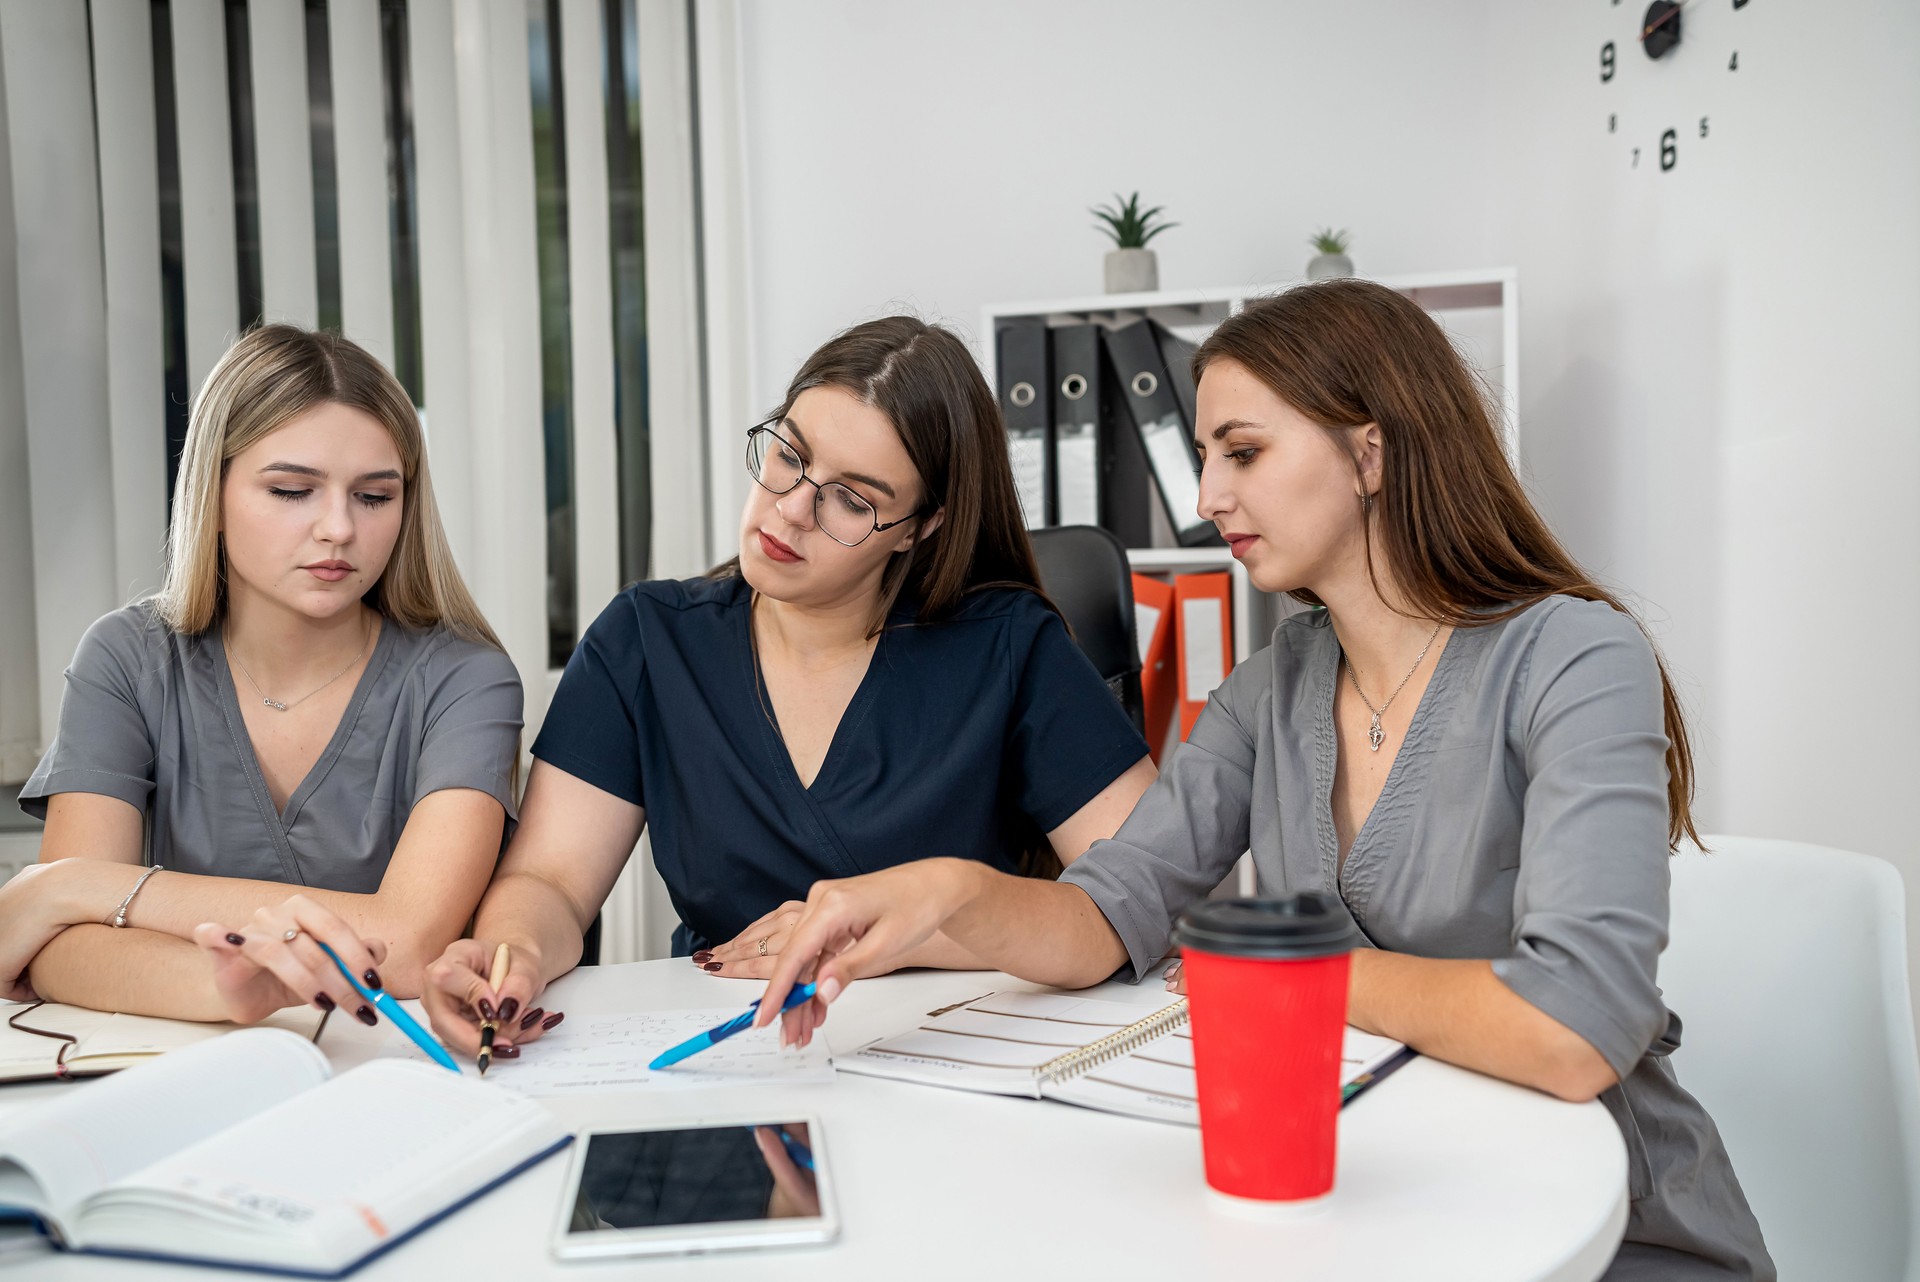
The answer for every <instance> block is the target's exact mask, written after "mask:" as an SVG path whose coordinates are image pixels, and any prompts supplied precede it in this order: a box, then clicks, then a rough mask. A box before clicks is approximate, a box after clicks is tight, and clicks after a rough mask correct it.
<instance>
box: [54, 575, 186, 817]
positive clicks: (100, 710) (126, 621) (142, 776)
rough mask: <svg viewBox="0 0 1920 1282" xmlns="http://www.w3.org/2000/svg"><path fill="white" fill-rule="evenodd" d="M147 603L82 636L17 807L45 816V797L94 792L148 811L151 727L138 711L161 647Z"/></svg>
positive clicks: (154, 674)
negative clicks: (54, 720)
mask: <svg viewBox="0 0 1920 1282" xmlns="http://www.w3.org/2000/svg"><path fill="white" fill-rule="evenodd" d="M158 627H159V624H158V623H157V622H155V621H153V620H152V618H151V616H150V615H149V614H148V613H147V611H146V609H145V607H142V606H129V607H128V608H126V609H124V610H116V611H114V612H113V613H112V614H109V615H107V616H105V617H104V618H102V619H100V620H98V621H97V622H95V623H94V625H93V626H92V627H90V628H88V629H87V632H86V635H85V636H83V637H81V638H80V646H79V648H78V649H77V650H75V651H74V654H73V662H72V663H71V664H70V665H69V666H68V668H67V673H66V689H65V690H64V691H63V692H62V694H61V696H60V723H59V726H58V727H57V728H56V730H55V731H54V737H53V743H52V744H51V745H50V746H49V747H48V748H47V753H46V755H45V756H44V757H42V758H41V759H40V765H39V766H38V767H37V768H36V769H35V770H34V772H33V775H32V776H31V777H30V778H29V779H28V780H27V782H26V785H25V786H24V787H22V788H21V790H20V808H21V809H22V810H25V811H26V812H27V813H28V814H30V815H32V816H33V817H34V818H36V819H45V818H46V817H47V798H49V797H52V796H56V795H57V794H59V793H63V792H91V793H98V794H100V795H101V796H106V797H118V798H119V799H120V800H121V801H124V802H126V803H127V804H128V805H130V806H132V807H134V808H135V809H136V810H140V811H145V810H146V808H147V799H148V798H149V797H150V796H152V794H153V787H154V779H153V770H154V746H153V735H152V733H151V732H150V731H149V729H148V727H147V722H146V718H145V716H144V715H142V713H141V711H140V697H139V696H140V690H141V686H142V684H143V683H144V682H147V681H150V680H155V679H157V669H158V666H159V665H160V664H161V663H163V662H164V661H165V660H164V657H163V654H162V650H163V647H159V646H154V645H152V644H151V641H150V634H151V633H152V632H153V631H154V630H155V629H157V628H158Z"/></svg>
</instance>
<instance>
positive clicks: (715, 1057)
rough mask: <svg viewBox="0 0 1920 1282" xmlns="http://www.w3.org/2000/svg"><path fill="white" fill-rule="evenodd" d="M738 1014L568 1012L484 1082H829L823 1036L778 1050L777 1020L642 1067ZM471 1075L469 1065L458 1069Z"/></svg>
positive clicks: (584, 1087)
mask: <svg viewBox="0 0 1920 1282" xmlns="http://www.w3.org/2000/svg"><path fill="white" fill-rule="evenodd" d="M739 1013H740V1009H739V1007H737V1006H727V1007H714V1008H712V1009H702V1010H653V1011H634V1012H629V1013H625V1014H605V1015H578V1014H569V1016H568V1018H567V1022H566V1023H565V1024H562V1025H561V1026H560V1027H559V1028H556V1029H554V1030H553V1031H552V1032H551V1033H546V1034H543V1035H542V1036H541V1037H540V1038H539V1040H537V1041H532V1042H528V1043H527V1044H526V1045H525V1046H524V1047H522V1048H521V1051H520V1054H519V1055H518V1056H517V1057H515V1058H513V1059H495V1060H494V1061H493V1067H491V1068H490V1069H488V1070H487V1084H488V1085H490V1086H504V1087H506V1088H507V1089H509V1090H513V1091H518V1092H519V1093H520V1094H522V1095H531V1096H534V1097H536V1098H538V1097H546V1096H553V1095H591V1094H594V1093H596V1092H601V1091H652V1090H686V1089H690V1088H697V1087H709V1086H751V1085H757V1084H761V1083H764V1082H766V1081H768V1080H770V1079H773V1078H779V1079H780V1080H781V1081H783V1082H795V1081H800V1082H830V1081H832V1080H833V1064H832V1061H831V1059H830V1058H829V1056H828V1053H827V1046H826V1039H825V1038H823V1037H815V1038H814V1039H813V1042H812V1044H811V1045H808V1046H805V1047H802V1048H800V1049H797V1050H785V1051H783V1050H781V1049H780V1026H779V1024H778V1023H774V1024H770V1025H768V1026H767V1027H765V1028H760V1029H753V1030H750V1031H748V1032H745V1033H737V1034H735V1035H734V1036H732V1037H729V1038H727V1039H726V1040H725V1041H723V1042H721V1043H720V1044H719V1045H717V1046H712V1047H709V1048H708V1049H706V1050H703V1051H701V1052H700V1053H699V1054H697V1055H694V1056H692V1057H691V1058H689V1059H683V1060H681V1061H680V1062H679V1063H678V1064H675V1065H674V1066H673V1067H671V1068H666V1069H659V1070H655V1069H650V1068H648V1067H647V1065H648V1064H649V1063H650V1062H652V1060H653V1058H654V1057H655V1056H656V1055H658V1054H659V1053H660V1052H661V1051H663V1050H666V1049H667V1048H668V1047H670V1046H676V1045H678V1044H679V1043H681V1042H684V1041H686V1040H687V1039H688V1038H689V1037H692V1036H693V1035H694V1034H695V1033H703V1032H705V1031H706V1030H707V1029H709V1028H716V1027H718V1026H719V1025H721V1024H724V1023H726V1022H727V1021H728V1020H730V1019H732V1018H733V1017H734V1016H736V1015H738V1014H739ZM390 1046H391V1053H392V1054H394V1055H396V1056H400V1057H406V1058H416V1059H419V1060H422V1061H423V1062H424V1061H425V1060H426V1056H425V1055H423V1054H421V1052H420V1051H419V1050H418V1049H417V1048H415V1047H414V1046H413V1044H412V1043H411V1042H407V1041H405V1040H404V1039H403V1038H400V1037H398V1036H396V1037H395V1038H393V1039H392V1042H391V1043H390ZM461 1072H462V1073H463V1074H465V1075H466V1076H469V1077H472V1076H476V1075H477V1073H478V1070H476V1069H475V1068H474V1066H473V1065H472V1064H467V1065H465V1066H463V1067H462V1069H461Z"/></svg>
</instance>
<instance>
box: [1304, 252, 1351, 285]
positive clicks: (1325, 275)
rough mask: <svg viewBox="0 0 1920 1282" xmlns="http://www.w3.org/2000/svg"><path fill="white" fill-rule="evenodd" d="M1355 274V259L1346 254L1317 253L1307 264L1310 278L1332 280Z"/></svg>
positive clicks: (1308, 277)
mask: <svg viewBox="0 0 1920 1282" xmlns="http://www.w3.org/2000/svg"><path fill="white" fill-rule="evenodd" d="M1351 275H1353V260H1352V259H1351V258H1348V257H1347V256H1346V255H1345V254H1317V255H1315V256H1314V258H1313V260H1312V261H1311V262H1309V263H1308V264H1307V279H1308V280H1332V279H1333V278H1334V277H1336V276H1351Z"/></svg>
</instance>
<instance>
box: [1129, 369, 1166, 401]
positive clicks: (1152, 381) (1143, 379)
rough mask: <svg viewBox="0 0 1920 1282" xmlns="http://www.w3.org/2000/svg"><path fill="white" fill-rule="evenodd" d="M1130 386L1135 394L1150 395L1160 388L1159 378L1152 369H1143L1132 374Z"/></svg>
mask: <svg viewBox="0 0 1920 1282" xmlns="http://www.w3.org/2000/svg"><path fill="white" fill-rule="evenodd" d="M1132 387H1133V394H1134V395H1135V396H1152V395H1153V394H1154V393H1155V392H1157V391H1159V390H1160V380H1159V378H1158V377H1156V376H1155V375H1154V373H1153V371H1152V370H1146V369H1143V370H1141V371H1140V372H1139V373H1138V374H1135V375H1134V376H1133V383H1132Z"/></svg>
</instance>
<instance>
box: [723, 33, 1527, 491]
mask: <svg viewBox="0 0 1920 1282" xmlns="http://www.w3.org/2000/svg"><path fill="white" fill-rule="evenodd" d="M1484 10H1485V5H1484V4H1482V3H1480V2H1479V0H1472V2H1470V3H1454V4H1447V5H1432V4H1419V3H1411V2H1408V0H1397V2H1396V0H1352V2H1348V3H1341V4H1335V5H1328V4H1324V3H1311V2H1309V0H1276V2H1273V3H1262V4H1248V3H1225V2H1223V0H1191V2H1188V3H1182V4H1179V5H1171V4H1165V3H1158V2H1156V0H1052V2H1049V3H1046V4H1034V3H1030V2H1027V0H969V3H966V4H930V3H912V4H899V3H889V2H888V0H808V2H806V3H796V2H792V0H777V2H768V0H757V2H753V3H747V4H745V5H743V7H742V20H741V43H742V60H743V73H744V74H743V80H744V84H745V134H746V166H747V184H746V186H747V195H748V199H749V202H750V203H749V206H748V246H749V253H750V255H751V258H752V264H753V284H752V298H753V309H754V315H753V321H752V328H753V334H752V350H753V353H754V361H753V373H752V403H753V405H754V407H755V409H756V411H758V410H759V409H760V408H762V407H769V406H771V405H773V404H776V403H777V402H778V399H779V395H780V393H781V391H783V390H784V389H785V387H786V384H787V380H788V379H789V378H790V377H791V376H792V374H793V372H794V370H796V369H797V368H798V367H799V365H800V362H801V361H802V360H804V359H805V358H806V356H807V354H808V353H809V352H811V351H812V350H813V349H814V348H815V347H817V346H818V345H819V344H820V343H821V342H823V341H824V340H825V339H826V338H827V337H828V336H829V335H831V334H833V333H834V332H835V331H837V330H839V329H842V328H844V327H845V326H847V325H849V324H852V323H853V322H855V321H859V320H864V319H867V318H869V317H872V316H876V315H881V314H884V313H886V312H888V311H891V310H894V309H896V308H898V307H906V308H910V309H912V310H914V311H916V312H918V313H919V314H921V315H923V316H925V317H926V318H928V319H930V320H932V319H938V320H944V321H947V322H950V323H952V324H954V325H956V326H957V327H958V328H959V329H961V330H962V331H963V332H964V333H966V334H968V335H969V336H971V335H972V334H973V331H974V330H975V329H976V328H977V326H978V323H979V322H978V318H979V314H980V305H981V304H982V303H985V302H994V301H1004V300H1012V299H1022V298H1058V297H1071V296H1078V295H1083V294H1092V293H1098V292H1099V291H1100V288H1101V276H1100V271H1101V258H1102V256H1103V255H1104V253H1105V252H1106V250H1107V249H1109V248H1111V245H1110V243H1109V242H1108V241H1107V240H1106V239H1105V237H1104V236H1102V235H1101V234H1100V233H1099V232H1097V231H1095V230H1094V227H1093V218H1092V216H1091V215H1090V214H1089V213H1088V212H1087V211H1088V207H1089V206H1091V205H1094V204H1097V203H1103V202H1106V201H1108V200H1110V199H1112V196H1113V194H1114V192H1116V191H1119V192H1123V193H1125V192H1132V191H1134V190H1136V189H1137V190H1139V191H1140V192H1141V194H1142V198H1143V200H1144V201H1145V202H1147V203H1149V204H1164V205H1166V206H1167V216H1168V217H1170V218H1172V219H1173V220H1174V221H1176V222H1178V223H1180V224H1181V225H1180V226H1179V227H1177V228H1175V229H1174V230H1172V231H1169V232H1167V233H1166V234H1165V235H1164V236H1162V237H1160V238H1159V239H1157V240H1156V241H1155V242H1154V248H1155V249H1156V250H1157V251H1158V252H1159V257H1160V281H1161V284H1162V286H1163V287H1166V288H1179V287H1182V286H1200V285H1231V284H1240V283H1244V282H1246V281H1254V280H1271V279H1279V278H1282V277H1288V276H1293V275H1297V274H1298V273H1299V272H1300V271H1301V270H1302V269H1303V267H1304V266H1305V264H1306V261H1307V259H1308V258H1310V257H1311V256H1312V253H1313V251H1312V250H1311V249H1309V248H1308V247H1307V244H1306V238H1307V236H1308V234H1309V233H1310V232H1311V231H1312V230H1313V229H1314V228H1315V227H1317V226H1318V225H1321V224H1327V223H1330V224H1332V225H1333V226H1335V227H1342V226H1351V227H1352V229H1353V234H1354V249H1353V254H1354V257H1355V260H1356V262H1358V263H1359V265H1360V266H1361V268H1362V269H1363V270H1365V271H1368V272H1371V273H1375V274H1386V273H1398V272H1410V271H1418V270H1424V269H1429V268H1433V267H1470V266H1484V265H1486V263H1487V261H1488V258H1489V255H1490V253H1491V246H1492V242H1491V239H1490V237H1489V235H1488V229H1487V227H1486V225H1485V217H1484V214H1485V209H1486V197H1485V189H1486V184H1487V181H1488V175H1489V173H1490V166H1491V162H1492V157H1491V143H1490V141H1489V140H1488V139H1487V137H1486V136H1485V131H1484V130H1480V129H1464V128H1462V127H1461V122H1462V120H1463V119H1471V120H1475V121H1478V120H1481V119H1483V118H1484V115H1485V111H1486V108H1485V106H1484V105H1483V102H1484V92H1485V91H1484V85H1483V80H1484V71H1485V64H1486V58H1485V54H1484V52H1483V50H1482V44H1483V39H1484V34H1483V28H1484V23H1483V19H1482V16H1481V15H1482V13H1483V12H1484ZM1355 60H1360V61H1361V62H1363V64H1364V66H1365V68H1366V75H1365V80H1364V82H1357V81H1356V79H1355V77H1354V75H1353V70H1352V68H1353V66H1354V62H1355ZM1436 105H1438V106H1439V107H1440V108H1441V109H1436ZM746 426H747V424H745V423H742V424H741V425H740V427H741V429H742V430H744V429H745V427H746ZM734 457H735V458H736V459H737V451H734ZM732 472H733V473H735V474H738V473H739V472H740V468H739V465H738V463H737V462H735V463H734V465H733V467H732ZM727 479H729V478H727V477H716V481H719V482H724V481H726V480H727ZM731 479H732V480H733V483H734V485H735V489H734V490H733V491H732V493H731V498H732V500H733V501H732V502H731V504H730V505H729V506H730V507H731V509H732V510H733V511H738V510H739V499H740V497H741V496H742V495H744V489H741V488H739V486H740V485H741V484H743V483H744V477H740V476H738V475H736V476H734V477H733V478H731ZM716 490H717V492H718V493H719V495H720V496H721V497H720V498H718V499H717V500H716V502H717V503H723V504H724V503H726V502H727V498H728V491H726V490H725V489H724V488H722V487H721V486H720V485H717V486H716Z"/></svg>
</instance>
